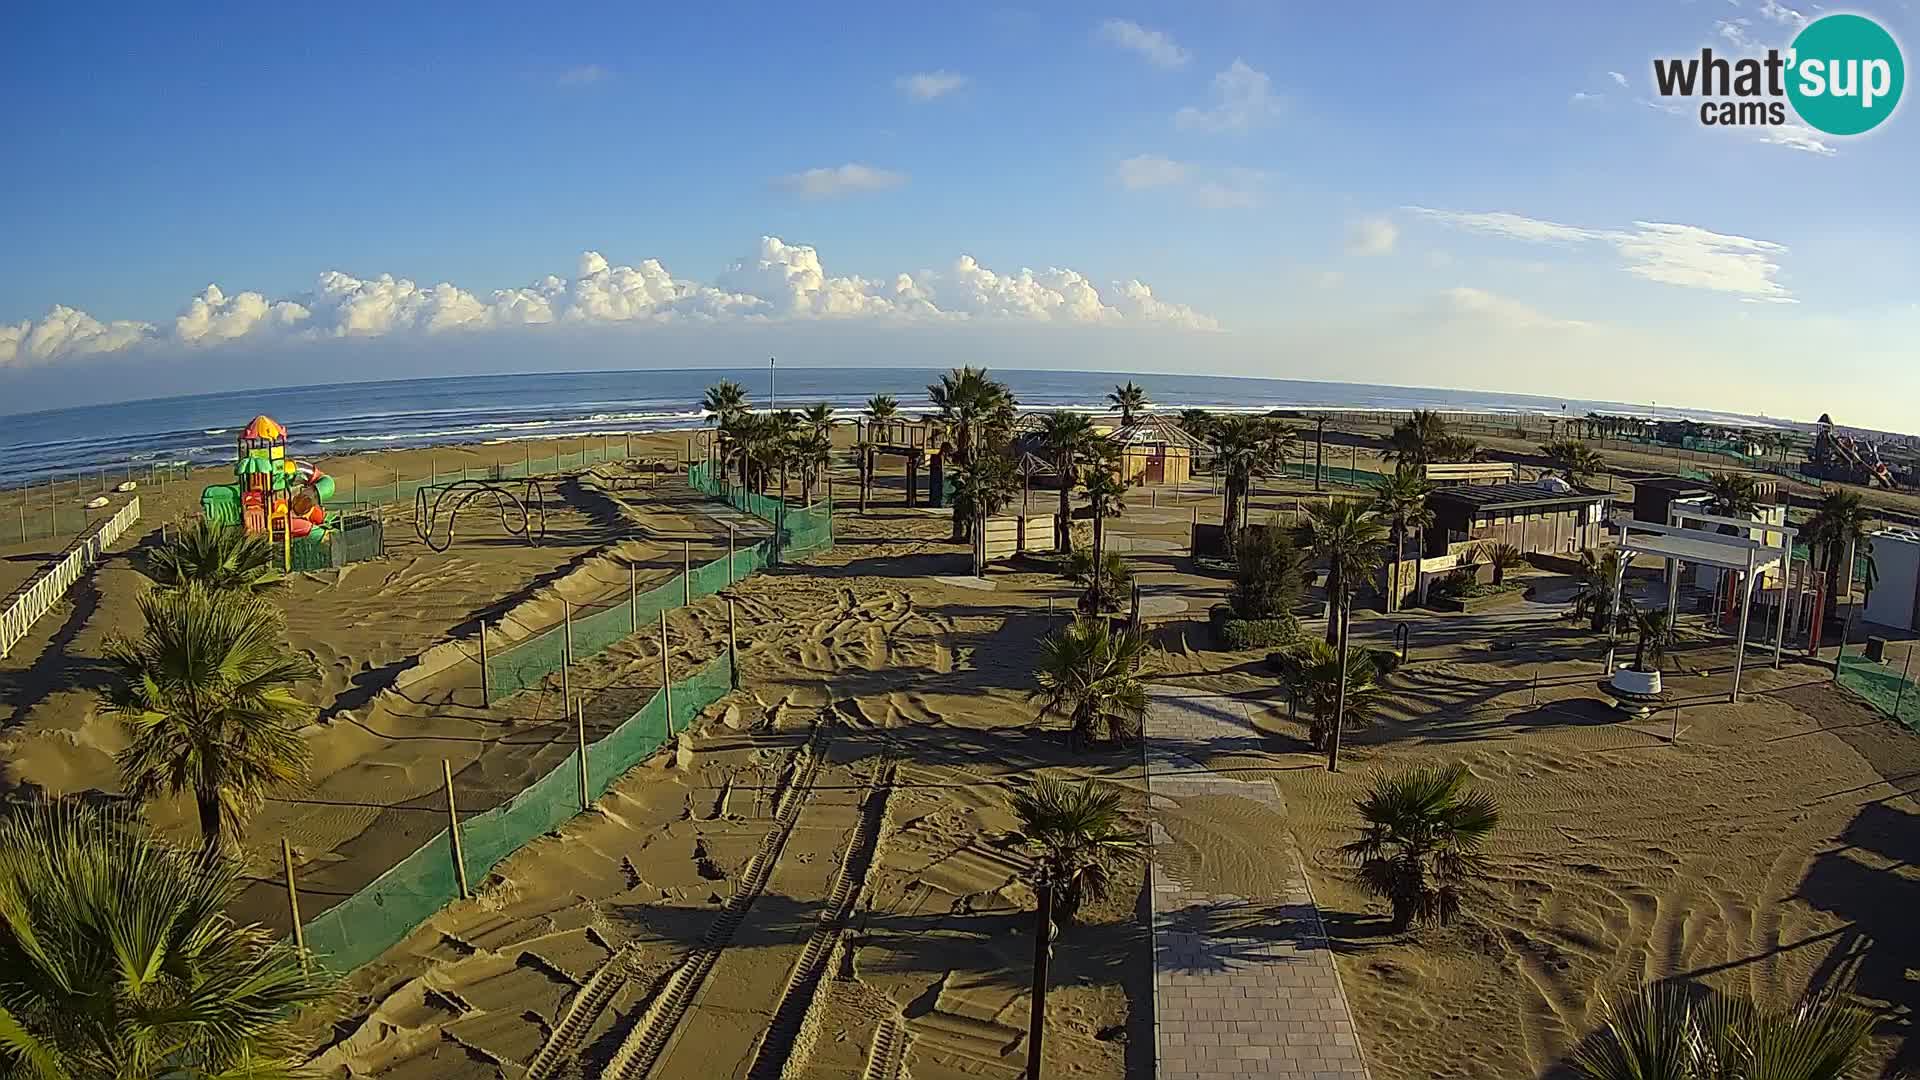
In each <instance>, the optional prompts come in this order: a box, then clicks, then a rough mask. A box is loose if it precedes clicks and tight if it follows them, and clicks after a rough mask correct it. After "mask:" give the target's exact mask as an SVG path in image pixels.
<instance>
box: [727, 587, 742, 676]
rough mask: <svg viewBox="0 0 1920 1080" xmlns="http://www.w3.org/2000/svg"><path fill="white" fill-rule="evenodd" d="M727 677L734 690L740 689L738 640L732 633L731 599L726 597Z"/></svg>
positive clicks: (733, 632)
mask: <svg viewBox="0 0 1920 1080" xmlns="http://www.w3.org/2000/svg"><path fill="white" fill-rule="evenodd" d="M727 675H728V679H729V681H730V682H731V683H732V684H733V688H734V689H735V690H738V689H740V639H739V637H738V636H737V634H736V633H735V631H734V622H733V597H731V596H729V597H727Z"/></svg>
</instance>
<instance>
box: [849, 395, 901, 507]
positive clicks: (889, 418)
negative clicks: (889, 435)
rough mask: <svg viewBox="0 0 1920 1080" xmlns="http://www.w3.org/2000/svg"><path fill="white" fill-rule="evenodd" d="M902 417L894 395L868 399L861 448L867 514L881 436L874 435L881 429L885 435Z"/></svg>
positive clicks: (862, 498) (862, 490)
mask: <svg viewBox="0 0 1920 1080" xmlns="http://www.w3.org/2000/svg"><path fill="white" fill-rule="evenodd" d="M899 417H900V402H899V401H897V400H895V399H894V396H893V395H892V394H875V395H873V396H872V397H870V398H868V399H867V408H866V419H867V425H866V426H867V437H866V439H865V440H863V445H862V446H861V447H860V448H859V451H858V452H859V455H860V512H861V513H863V514H864V513H866V510H867V492H868V489H870V488H871V487H872V486H873V466H874V460H873V459H874V453H875V450H874V448H875V447H876V446H878V445H879V444H880V439H881V436H876V435H874V434H873V429H875V428H879V429H880V430H881V431H882V432H883V433H884V431H885V429H886V425H888V424H891V423H892V422H893V421H895V420H897V419H899Z"/></svg>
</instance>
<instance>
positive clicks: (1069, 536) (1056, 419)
mask: <svg viewBox="0 0 1920 1080" xmlns="http://www.w3.org/2000/svg"><path fill="white" fill-rule="evenodd" d="M1038 434H1039V442H1040V450H1041V452H1042V453H1044V454H1046V455H1047V457H1048V458H1049V459H1050V460H1051V461H1052V462H1053V471H1054V475H1055V476H1057V477H1058V478H1059V480H1060V519H1059V521H1057V522H1056V523H1055V524H1054V530H1053V548H1054V550H1055V551H1058V552H1060V553H1062V554H1066V553H1069V552H1071V551H1073V530H1072V529H1071V528H1069V526H1070V525H1071V524H1072V522H1073V489H1074V484H1075V482H1076V478H1077V477H1078V475H1079V471H1080V466H1079V461H1080V457H1081V455H1082V454H1085V453H1086V452H1087V451H1088V450H1089V449H1090V448H1091V447H1092V446H1093V442H1094V439H1095V438H1096V436H1095V435H1094V431H1093V421H1092V420H1091V419H1089V418H1088V417H1087V414H1085V413H1077V412H1068V411H1066V410H1065V409H1055V410H1054V411H1053V412H1050V413H1048V414H1046V415H1045V416H1043V417H1041V418H1040V428H1039V433H1038Z"/></svg>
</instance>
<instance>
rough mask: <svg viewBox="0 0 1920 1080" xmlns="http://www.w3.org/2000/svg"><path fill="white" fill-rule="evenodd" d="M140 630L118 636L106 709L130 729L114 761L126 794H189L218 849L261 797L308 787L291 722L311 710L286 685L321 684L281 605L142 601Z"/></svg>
mask: <svg viewBox="0 0 1920 1080" xmlns="http://www.w3.org/2000/svg"><path fill="white" fill-rule="evenodd" d="M140 613H141V615H142V616H144V617H145V619H146V625H147V629H146V633H145V634H144V635H142V636H141V637H140V638H138V639H128V638H124V637H118V636H116V637H113V638H110V639H108V641H107V644H106V649H105V652H106V658H107V661H108V663H109V665H110V666H112V667H113V668H115V669H117V672H118V674H119V675H120V679H119V681H117V682H116V683H115V684H114V685H113V687H112V688H111V689H110V690H109V691H108V692H107V693H106V694H105V695H104V709H103V711H104V712H106V713H108V714H110V715H113V716H117V717H119V719H120V722H121V723H122V724H123V725H124V726H125V727H126V730H127V735H128V739H129V743H128V745H127V747H126V748H125V749H124V750H122V751H120V754H119V764H120V774H121V778H122V781H123V782H124V783H125V785H126V789H127V794H129V795H131V796H133V797H134V798H136V799H149V798H152V797H154V796H156V795H159V794H160V793H162V792H166V793H170V794H178V793H180V792H182V791H191V792H193V798H194V803H195V805H196V806H197V807H198V809H199V814H200V835H201V839H202V840H203V842H204V843H205V844H206V846H207V848H208V850H209V851H217V850H219V849H220V848H221V847H222V846H223V844H224V843H225V842H226V841H228V840H231V839H237V838H238V837H239V835H240V833H241V832H242V831H243V830H244V829H245V827H246V823H247V819H248V818H249V817H251V816H252V814H253V812H254V811H255V810H257V809H259V808H260V804H261V803H263V802H265V801H266V798H267V796H268V795H270V794H272V793H274V792H276V791H281V790H284V789H286V788H288V787H290V786H292V785H294V784H297V783H299V782H300V781H302V780H304V779H305V778H306V775H307V761H308V758H309V757H310V751H309V750H308V748H307V744H306V741H305V740H304V739H302V738H301V737H300V734H299V732H298V730H297V729H298V726H299V725H300V724H301V723H303V722H304V721H306V720H307V719H309V718H310V717H311V716H312V715H313V712H314V710H313V707H312V706H310V705H308V704H306V703H305V702H303V701H301V700H300V699H299V698H297V697H295V696H294V694H293V687H294V686H295V685H296V684H298V683H301V682H305V681H307V680H309V679H312V678H314V677H316V676H317V675H318V674H319V669H318V667H317V666H316V665H315V664H314V662H313V661H312V659H310V658H308V657H307V656H305V655H303V654H300V653H295V652H291V651H290V650H289V649H288V648H287V646H286V644H285V643H284V641H283V640H282V638H283V636H284V634H285V629H286V627H285V622H284V618H283V616H282V615H281V614H280V609H279V608H278V607H276V606H274V605H273V604H272V603H270V602H268V601H266V600H262V599H259V598H257V597H249V596H240V595H235V594H232V593H215V592H210V591H208V590H206V589H203V588H200V587H198V586H189V587H188V588H185V589H180V590H177V591H171V592H162V591H158V590H156V591H152V592H149V593H147V594H145V595H143V596H141V597H140Z"/></svg>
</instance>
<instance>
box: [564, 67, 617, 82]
mask: <svg viewBox="0 0 1920 1080" xmlns="http://www.w3.org/2000/svg"><path fill="white" fill-rule="evenodd" d="M611 78H613V72H611V71H609V70H607V69H606V68H604V67H601V66H600V65H599V64H582V65H580V66H579V67H570V68H568V69H567V70H565V71H563V72H561V73H560V77H559V78H558V79H556V80H554V81H556V82H558V83H559V84H560V85H561V86H590V85H592V84H593V83H597V82H605V81H606V80H608V79H611Z"/></svg>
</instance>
